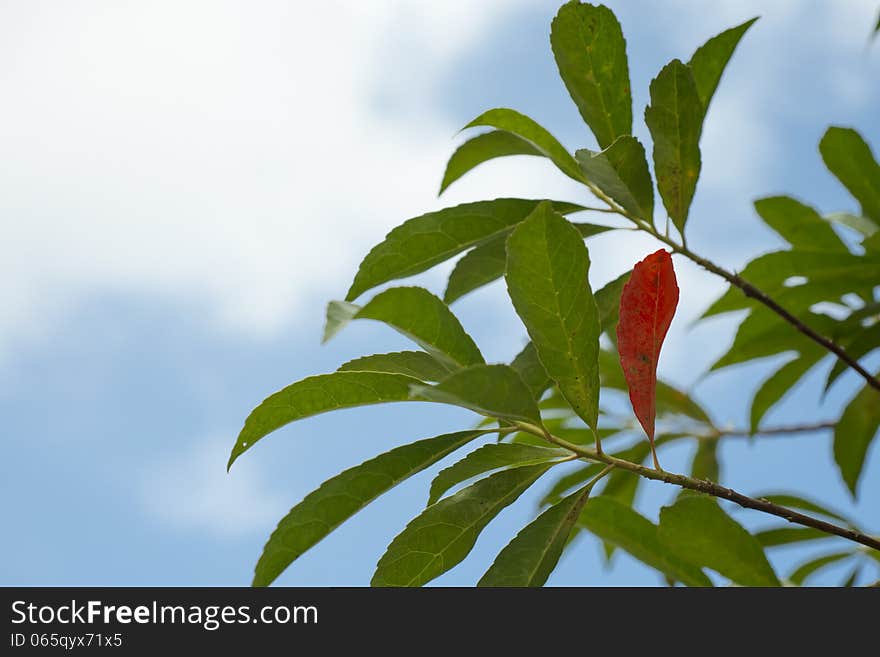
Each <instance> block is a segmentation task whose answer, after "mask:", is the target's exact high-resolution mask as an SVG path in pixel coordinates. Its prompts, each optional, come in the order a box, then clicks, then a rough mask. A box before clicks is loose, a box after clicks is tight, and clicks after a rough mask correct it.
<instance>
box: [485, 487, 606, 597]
mask: <svg viewBox="0 0 880 657" xmlns="http://www.w3.org/2000/svg"><path fill="white" fill-rule="evenodd" d="M589 496H590V489H589V488H583V489H581V490H579V491H577V492H576V493H573V494H572V495H569V496H568V497H566V498H565V499H564V500H562V501H561V502H559V503H558V504H554V505H553V506H551V507H550V508H549V509H547V510H546V511H544V512H543V513H542V514H541V515H539V516H538V517H537V518H536V519H535V520H533V521H532V522H531V523H529V524H528V525H527V526H526V527H525V528H523V529H522V530H521V531H520V532H519V533H518V534H517V535H516V537H515V538H514V539H513V540H512V541H510V543H508V544H507V545H506V546H505V548H504V549H503V550H501V552H499V553H498V556H497V557H495V562H494V563H493V564H492V565H491V566H490V568H489V570H487V571H486V573H485V574H484V575H483V576H482V577H481V578H480V581H479V582H477V586H543V585H544V583H545V582H546V581H547V578H548V577H550V573H552V572H553V569H554V568H556V564H557V563H558V562H559V557H560V556H562V551H563V550H564V549H565V545H566V543H567V541H568V537H569V536H570V535H571V530H572V528H573V527H574V524H575V522H576V521H577V519H578V516H579V515H580V513H581V510H582V509H583V508H584V504H585V503H586V501H587V499H588V498H589Z"/></svg>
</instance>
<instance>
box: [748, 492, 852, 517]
mask: <svg viewBox="0 0 880 657" xmlns="http://www.w3.org/2000/svg"><path fill="white" fill-rule="evenodd" d="M755 497H757V498H758V499H763V500H767V501H768V502H772V503H773V504H778V505H780V506H784V507H788V508H790V509H800V510H801V511H807V512H809V513H815V514H817V515H820V516H825V517H827V518H831V519H833V520H839V521H840V522H842V523H844V524H847V525H851V524H852V523H851V521H850V520H848V519H847V518H846V517H845V516H842V515H841V514H839V513H837V512H835V511H830V510H829V509H827V508H826V507H824V506H822V505H820V504H817V503H816V502H814V501H812V500H808V499H806V498H805V497H802V496H800V495H794V494H793V493H765V494H763V495H756V496H755Z"/></svg>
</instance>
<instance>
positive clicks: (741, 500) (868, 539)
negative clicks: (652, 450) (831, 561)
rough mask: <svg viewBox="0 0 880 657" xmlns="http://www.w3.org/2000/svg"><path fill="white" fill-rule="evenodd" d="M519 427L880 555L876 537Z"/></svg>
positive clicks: (605, 460)
mask: <svg viewBox="0 0 880 657" xmlns="http://www.w3.org/2000/svg"><path fill="white" fill-rule="evenodd" d="M517 425H518V426H519V427H520V428H521V429H522V430H523V431H526V432H528V433H531V434H533V435H536V436H538V437H542V438H544V439H546V440H548V441H550V442H551V443H553V444H554V445H557V446H559V447H563V448H565V449H567V450H570V451H571V452H574V453H575V454H577V455H578V456H580V457H581V458H585V459H588V460H590V461H595V462H598V463H605V464H607V465H613V466H615V467H618V468H622V469H623V470H629V471H630V472H634V473H635V474H637V475H639V476H641V477H644V478H645V479H651V480H654V481H662V482H664V483H667V484H673V485H676V486H680V487H682V488H687V489H690V490H695V491H697V492H700V493H705V494H707V495H712V496H713V497H717V498H720V499H725V500H729V501H731V502H735V503H736V504H739V505H740V506H741V507H743V508H746V509H754V510H755V511H761V512H763V513H768V514H770V515H774V516H777V517H779V518H784V519H785V520H787V521H788V522H792V523H795V524H798V525H803V526H804V527H812V528H814V529H818V530H819V531H821V532H825V533H826V534H833V535H835V536H840V537H841V538H845V539H847V540H850V541H854V542H856V543H861V544H862V545H865V546H867V547H870V548H873V549H874V550H878V551H880V540H878V539H877V538H874V537H873V536H868V535H867V534H863V533H861V532H859V531H856V530H855V529H848V528H844V527H839V526H837V525H834V524H832V523H830V522H825V521H824V520H818V519H816V518H812V517H810V516H808V515H804V514H803V513H799V512H797V511H793V510H791V509H788V508H786V507H784V506H780V505H779V504H774V503H773V502H770V501H768V500H765V499H756V498H754V497H749V496H748V495H743V494H742V493H739V492H737V491H735V490H733V489H732V488H727V487H726V486H722V485H720V484H716V483H715V482H713V481H709V480H708V479H694V478H693V477H688V476H686V475H681V474H675V473H673V472H666V471H663V470H660V471H658V470H653V469H651V468H647V467H645V466H643V465H640V464H638V463H632V462H630V461H626V460H624V459H619V458H617V457H615V456H611V455H610V454H599V453H598V452H596V451H595V450H592V449H588V448H586V447H582V446H580V445H575V444H574V443H570V442H568V441H567V440H564V439H563V438H559V437H558V436H554V435H553V434H552V433H550V432H549V431H547V430H546V429H541V428H538V427H536V426H534V425H532V424H529V423H526V422H518V423H517Z"/></svg>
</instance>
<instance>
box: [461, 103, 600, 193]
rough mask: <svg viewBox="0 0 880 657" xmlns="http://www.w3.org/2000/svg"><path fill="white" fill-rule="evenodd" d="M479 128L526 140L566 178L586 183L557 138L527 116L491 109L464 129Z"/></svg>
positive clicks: (575, 163)
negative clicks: (494, 129) (502, 131)
mask: <svg viewBox="0 0 880 657" xmlns="http://www.w3.org/2000/svg"><path fill="white" fill-rule="evenodd" d="M479 126H486V127H489V128H497V129H498V130H504V131H506V132H509V133H512V134H514V135H516V136H517V137H520V138H522V139H524V140H525V141H527V142H528V143H529V144H531V145H532V146H534V147H535V149H536V150H538V151H539V152H540V154H541V155H543V156H544V157H546V158H548V159H549V160H551V161H552V162H553V164H555V165H556V166H557V167H559V170H560V171H562V173H564V174H565V175H566V176H568V177H569V178H572V179H574V180H576V181H577V182H581V183H582V182H584V174H583V173H581V169H580V167H579V166H578V163H577V161H576V160H575V159H574V157H572V155H571V153H569V152H568V150H566V148H565V146H563V145H562V144H560V143H559V141H557V139H556V137H554V136H553V135H551V134H550V133H549V132H547V130H546V129H544V128H543V127H542V126H541V125H540V124H538V123H537V122H536V121H534V120H533V119H531V118H529V117H528V116H526V115H525V114H520V113H519V112H517V111H516V110H512V109H506V108H497V109H491V110H489V111H488V112H483V113H482V114H480V116H478V117H477V118H475V119H474V120H473V121H471V122H470V123H468V124H467V125H466V126H465V127H464V129H467V128H476V127H479Z"/></svg>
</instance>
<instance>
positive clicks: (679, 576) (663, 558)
mask: <svg viewBox="0 0 880 657" xmlns="http://www.w3.org/2000/svg"><path fill="white" fill-rule="evenodd" d="M578 524H580V525H582V526H584V527H585V528H586V529H587V530H589V531H590V532H592V533H593V534H595V535H596V536H598V537H599V538H601V539H602V540H603V541H606V542H607V543H611V544H613V545H616V546H617V547H619V548H620V549H622V550H624V551H625V552H628V553H629V554H631V555H632V556H633V557H635V558H636V559H638V560H639V561H641V562H642V563H644V564H647V565H648V566H651V567H652V568H656V569H657V570H659V571H660V572H661V573H663V574H665V575H668V576H669V577H671V578H672V579H674V580H676V581H679V582H682V583H683V584H686V585H688V586H712V582H711V580H710V579H709V578H708V577H706V575H705V573H703V571H702V570H700V569H699V568H697V567H696V566H693V565H691V564H690V563H688V562H687V561H684V560H682V559H681V558H679V557H678V556H676V555H675V554H674V553H673V552H671V551H670V550H669V549H668V548H667V547H666V546H665V545H663V543H661V542H660V539H659V537H658V530H657V526H656V525H655V524H653V523H652V522H651V521H650V520H648V519H647V518H645V517H644V516H642V515H641V514H639V513H637V512H636V511H633V510H632V509H631V508H629V507H628V506H626V505H625V504H622V503H620V502H618V501H617V500H613V499H610V498H606V497H605V496H602V495H600V496H599V497H594V498H592V499H590V500H589V501H588V502H587V503H586V505H585V506H584V510H583V511H582V512H581V516H580V518H579V519H578Z"/></svg>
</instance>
